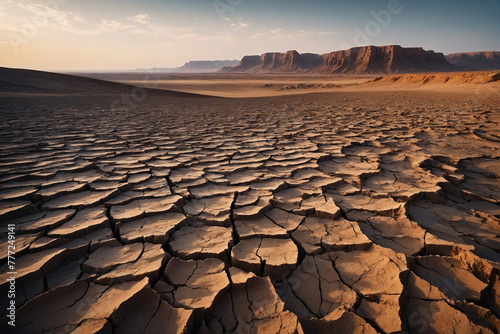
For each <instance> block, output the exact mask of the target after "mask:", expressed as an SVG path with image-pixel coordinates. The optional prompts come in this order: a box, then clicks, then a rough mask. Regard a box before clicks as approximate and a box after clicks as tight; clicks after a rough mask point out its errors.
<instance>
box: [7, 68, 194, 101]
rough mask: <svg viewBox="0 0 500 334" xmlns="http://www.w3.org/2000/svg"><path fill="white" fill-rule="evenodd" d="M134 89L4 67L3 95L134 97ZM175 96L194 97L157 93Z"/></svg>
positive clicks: (175, 93)
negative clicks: (121, 95)
mask: <svg viewBox="0 0 500 334" xmlns="http://www.w3.org/2000/svg"><path fill="white" fill-rule="evenodd" d="M133 89H134V86H131V85H127V84H123V83H116V82H110V81H103V80H98V79H93V78H88V77H81V76H74V75H67V74H58V73H51V72H43V71H34V70H25V69H12V68H5V67H0V94H4V95H5V94H83V95H99V94H103V95H109V94H131V91H132V90H133ZM156 93H159V94H165V95H171V96H191V97H192V96H193V95H192V94H186V93H179V92H173V91H168V90H162V91H156Z"/></svg>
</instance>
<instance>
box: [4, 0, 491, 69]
mask: <svg viewBox="0 0 500 334" xmlns="http://www.w3.org/2000/svg"><path fill="white" fill-rule="evenodd" d="M499 18H500V1H498V0H489V1H464V0H459V1H430V0H413V1H411V0H401V1H397V0H377V1H368V0H357V1H339V0H329V1H327V0H321V1H298V0H273V1H261V0H257V1H256V0H220V1H219V0H217V1H211V0H156V1H155V0H146V1H131V0H121V1H117V0H112V1H98V0H85V1H84V0H50V1H48V0H44V1H26V0H20V1H12V0H0V66H4V67H18V68H31V69H42V70H58V71H94V70H128V69H137V68H151V67H176V66H181V65H182V64H184V63H185V62H187V61H190V60H216V59H221V60H222V59H224V60H225V59H241V58H242V57H243V56H244V55H247V54H261V53H264V52H271V51H279V52H283V51H287V50H292V49H293V50H297V51H299V52H313V53H326V52H331V51H335V50H340V49H346V48H348V47H350V46H359V45H389V44H400V45H402V46H407V47H410V46H421V47H424V48H425V49H431V50H435V51H439V52H443V53H445V54H447V53H453V52H469V51H487V50H499V49H500V33H499V32H500V19H499Z"/></svg>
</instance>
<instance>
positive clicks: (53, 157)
mask: <svg viewBox="0 0 500 334" xmlns="http://www.w3.org/2000/svg"><path fill="white" fill-rule="evenodd" d="M30 75H33V73H31V74H30ZM299 79H300V78H299ZM370 80H371V79H370ZM385 80H387V81H389V83H387V84H384V83H383V82H384V81H385ZM391 80H392V79H382V80H378V81H377V82H374V83H370V84H366V87H368V86H376V87H377V89H373V90H372V89H371V88H369V87H368V88H367V89H366V90H365V89H364V88H362V87H365V85H358V86H352V87H351V86H349V87H347V86H346V87H345V88H329V89H332V90H334V89H336V91H334V92H330V93H319V94H303V95H294V96H277V97H266V98H252V99H249V98H246V99H224V98H203V97H179V96H172V95H171V93H170V92H166V93H162V92H160V91H145V95H144V96H143V97H141V98H138V97H137V96H135V99H134V95H131V94H132V91H135V92H137V91H136V90H134V88H131V87H127V86H125V89H124V87H120V88H119V89H118V90H113V91H112V92H111V91H108V92H103V91H102V86H99V87H98V88H95V87H94V86H92V87H94V88H92V87H90V86H85V85H84V84H82V82H80V81H79V82H78V83H77V84H76V85H77V86H78V87H80V92H76V93H75V91H74V89H73V88H72V87H67V88H68V91H71V92H73V93H71V94H68V92H62V91H58V92H50V91H49V92H45V94H44V93H40V92H38V93H37V94H33V93H32V92H31V90H30V92H29V93H22V92H20V91H16V92H14V93H12V92H10V93H4V94H3V96H2V99H1V100H0V108H1V110H2V111H3V112H2V113H1V116H0V117H1V119H0V131H1V134H2V141H1V143H0V152H1V153H0V171H1V172H0V220H1V227H2V230H3V231H6V229H7V226H8V224H15V226H16V268H15V269H16V271H17V275H16V284H17V285H16V286H17V311H16V328H15V331H14V332H16V333H41V332H44V331H47V332H52V333H68V332H73V333H303V332H304V333H336V332H341V333H376V332H382V333H394V332H408V333H497V332H498V331H499V330H500V321H499V317H500V297H499V296H500V278H499V271H498V270H499V269H500V239H499V235H500V225H499V219H500V218H499V217H500V210H499V201H500V198H499V194H500V181H499V178H500V167H499V166H500V164H499V159H500V94H498V92H499V90H498V86H497V85H496V83H495V82H491V83H486V84H475V85H469V84H467V85H456V86H457V87H458V86H460V87H459V89H445V88H444V87H445V86H446V85H440V86H434V87H440V89H435V88H433V89H420V88H419V89H416V88H411V87H410V88H407V89H404V88H401V87H402V86H401V87H398V91H397V93H395V92H394V90H392V89H390V88H386V90H385V91H384V90H383V89H382V88H380V87H382V86H383V85H388V86H390V82H391ZM0 81H1V79H0ZM410 81H411V80H410ZM448 81H450V80H448ZM101 84H102V85H106V84H104V83H101ZM448 85H449V84H448ZM388 86H386V87H388ZM410 86H412V85H410ZM106 87H109V86H106ZM392 87H394V86H392ZM412 87H413V86H412ZM429 87H430V86H429ZM450 87H451V86H450ZM478 87H479V88H478ZM83 88H86V89H87V90H86V91H85V89H83ZM356 88H357V89H358V90H355V89H356ZM441 88H442V89H441ZM113 89H114V88H113ZM128 89H131V90H130V92H129V93H128V95H127V93H126V92H127V90H128ZM344 89H345V90H346V91H343V90H344ZM301 90H304V91H307V92H310V91H314V89H301ZM347 90H349V91H347ZM82 91H85V94H83V93H82ZM141 96H142V95H141ZM2 238H3V239H2V242H1V244H0V248H1V249H2V251H1V252H0V254H1V255H0V259H1V260H0V261H1V262H0V263H1V264H2V266H3V267H2V269H1V271H0V278H1V282H0V294H1V295H2V296H6V295H7V290H8V289H9V284H8V283H7V280H6V279H7V278H8V275H9V274H8V272H9V270H8V268H7V248H8V242H7V239H6V236H5V234H3V237H2ZM2 300H4V299H2ZM0 313H2V314H5V313H6V305H5V304H4V302H3V301H2V308H1V311H0ZM8 321H9V319H8V318H6V317H5V316H3V318H2V319H1V320H0V332H2V333H9V332H13V331H12V328H11V327H9V326H8V325H7V322H8Z"/></svg>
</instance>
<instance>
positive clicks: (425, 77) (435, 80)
mask: <svg viewBox="0 0 500 334" xmlns="http://www.w3.org/2000/svg"><path fill="white" fill-rule="evenodd" d="M498 81H500V72H499V71H489V72H458V73H426V74H402V75H390V76H386V77H379V78H376V79H374V80H372V81H371V82H370V83H375V82H377V83H380V84H392V83H395V84H410V85H426V84H429V85H480V84H487V83H492V82H498Z"/></svg>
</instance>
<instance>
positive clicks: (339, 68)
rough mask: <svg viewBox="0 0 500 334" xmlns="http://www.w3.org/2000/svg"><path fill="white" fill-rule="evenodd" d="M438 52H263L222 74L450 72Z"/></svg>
mask: <svg viewBox="0 0 500 334" xmlns="http://www.w3.org/2000/svg"><path fill="white" fill-rule="evenodd" d="M457 69H458V68H457V67H456V66H454V65H452V64H450V63H449V62H448V61H447V60H446V58H445V56H444V55H443V54H442V53H435V52H434V51H425V50H424V49H422V48H402V47H401V46H399V45H390V46H365V47H357V48H351V49H349V50H343V51H335V52H331V53H327V54H323V55H317V54H299V53H298V52H297V51H288V52H287V53H265V54H263V55H262V56H247V57H244V58H243V59H242V61H241V62H240V63H239V64H238V65H236V66H234V67H229V68H224V69H223V71H225V72H319V73H329V74H378V73H415V72H439V71H454V70H457Z"/></svg>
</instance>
